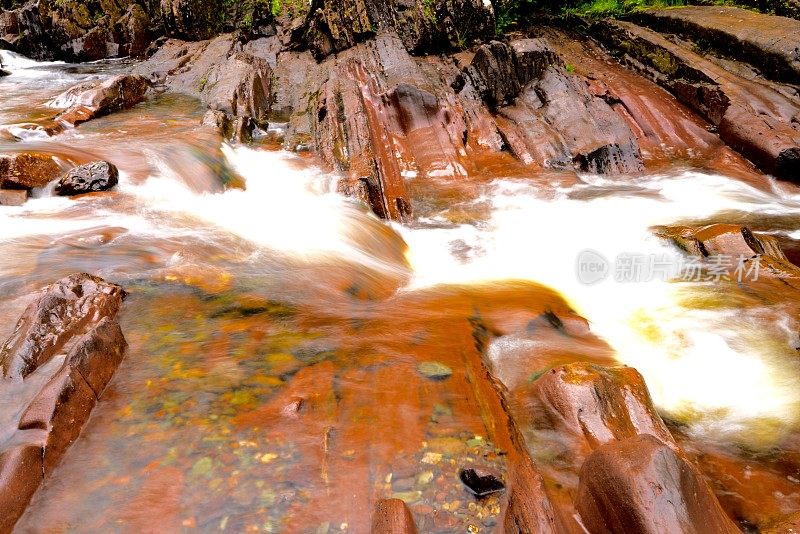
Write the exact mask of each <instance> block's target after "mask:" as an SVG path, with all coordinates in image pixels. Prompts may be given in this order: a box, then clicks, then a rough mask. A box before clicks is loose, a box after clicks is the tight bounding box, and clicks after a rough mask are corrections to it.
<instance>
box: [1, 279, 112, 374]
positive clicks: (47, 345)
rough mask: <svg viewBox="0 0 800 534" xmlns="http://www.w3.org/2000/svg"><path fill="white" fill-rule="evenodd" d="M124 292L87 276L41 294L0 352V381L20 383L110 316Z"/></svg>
mask: <svg viewBox="0 0 800 534" xmlns="http://www.w3.org/2000/svg"><path fill="white" fill-rule="evenodd" d="M124 297H125V292H124V291H123V290H122V288H120V287H119V286H116V285H113V284H109V283H107V282H104V281H103V280H101V279H100V278H96V277H92V276H89V275H72V276H69V277H67V278H65V279H63V280H61V281H59V282H57V283H55V284H53V285H52V286H50V287H49V288H47V289H46V290H45V291H43V292H42V294H41V296H40V297H39V298H38V299H37V300H36V301H35V302H34V303H32V304H31V305H30V306H28V308H27V309H26V310H25V313H24V314H23V315H22V318H21V319H20V320H19V322H18V323H17V327H16V328H15V330H14V333H13V334H12V335H11V337H10V338H9V339H8V340H7V341H6V343H5V344H4V345H3V347H2V349H0V371H2V376H3V378H6V379H11V380H24V379H25V378H26V377H28V375H30V374H31V373H33V372H34V371H35V370H36V369H38V368H39V367H41V366H42V365H44V364H45V363H47V362H49V361H50V360H51V359H52V358H53V357H54V356H55V355H56V354H58V353H59V352H60V351H62V350H63V349H64V348H65V347H66V346H67V344H68V343H69V342H71V341H75V339H76V336H78V335H79V334H81V333H83V332H86V331H87V329H90V328H91V329H94V328H95V327H96V326H97V325H98V324H99V322H100V320H101V319H102V318H104V317H112V318H113V317H114V316H115V315H116V314H117V312H118V311H119V308H120V306H121V305H122V300H123V298H124Z"/></svg>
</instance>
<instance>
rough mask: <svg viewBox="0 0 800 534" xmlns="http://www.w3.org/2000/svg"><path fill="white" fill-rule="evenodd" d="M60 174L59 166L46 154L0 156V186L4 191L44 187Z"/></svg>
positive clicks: (26, 153)
mask: <svg viewBox="0 0 800 534" xmlns="http://www.w3.org/2000/svg"><path fill="white" fill-rule="evenodd" d="M61 172H62V171H61V166H60V165H59V164H58V163H56V161H55V160H54V159H53V157H52V156H50V155H48V154H38V153H35V152H23V153H20V154H8V155H0V186H2V187H4V188H6V189H19V188H22V189H32V188H34V187H45V186H46V185H47V184H49V183H50V182H52V181H53V180H56V179H57V178H58V177H59V176H60V175H61Z"/></svg>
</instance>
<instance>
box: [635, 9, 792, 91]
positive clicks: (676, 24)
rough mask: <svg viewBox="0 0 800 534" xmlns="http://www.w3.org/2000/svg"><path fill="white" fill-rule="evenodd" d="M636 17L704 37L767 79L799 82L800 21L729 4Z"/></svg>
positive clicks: (660, 27) (654, 25)
mask: <svg viewBox="0 0 800 534" xmlns="http://www.w3.org/2000/svg"><path fill="white" fill-rule="evenodd" d="M635 20H636V21H637V22H639V23H640V24H644V25H646V26H648V27H650V28H652V29H654V30H657V31H659V32H662V33H672V34H678V35H680V36H681V37H683V38H685V39H690V40H693V41H697V40H703V41H704V42H705V43H707V45H706V46H711V47H713V49H714V50H715V51H716V52H718V53H721V54H722V55H724V56H726V57H732V58H734V59H739V60H744V61H747V62H748V63H750V64H752V65H754V66H756V67H758V69H759V72H760V73H761V74H762V75H763V76H764V77H766V78H768V79H772V80H775V81H779V82H786V83H789V84H795V85H796V84H798V83H800V55H798V54H797V50H798V48H800V20H794V19H790V18H784V17H772V16H768V15H764V14H761V13H758V12H756V11H752V10H748V9H740V8H736V7H729V6H690V7H684V8H681V9H658V10H652V11H645V12H642V13H639V14H638V15H637V16H636V19H635Z"/></svg>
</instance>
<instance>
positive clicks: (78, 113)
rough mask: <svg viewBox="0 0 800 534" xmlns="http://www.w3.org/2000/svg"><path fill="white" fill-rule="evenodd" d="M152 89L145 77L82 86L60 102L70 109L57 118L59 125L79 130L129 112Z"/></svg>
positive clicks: (70, 92)
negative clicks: (111, 116)
mask: <svg viewBox="0 0 800 534" xmlns="http://www.w3.org/2000/svg"><path fill="white" fill-rule="evenodd" d="M149 87H150V85H149V83H148V81H147V80H146V79H145V78H143V77H142V76H137V75H127V74H123V75H119V76H115V77H113V78H110V79H108V80H106V81H104V82H102V83H100V84H99V85H97V86H87V85H85V84H81V85H79V86H77V87H75V88H72V89H70V90H68V91H67V92H66V93H65V94H63V95H61V96H60V97H58V98H57V100H56V101H57V102H59V103H61V104H62V105H63V106H64V107H67V109H66V110H65V111H63V112H62V113H60V114H59V115H58V116H57V117H56V118H55V120H56V122H59V123H62V124H66V125H68V126H73V127H74V126H79V125H80V124H83V123H84V122H87V121H90V120H92V119H95V118H97V117H102V116H104V115H108V114H109V113H113V112H115V111H120V110H123V109H129V108H132V107H133V106H135V105H136V104H138V103H140V102H142V101H143V100H144V98H145V95H146V93H147V90H148V89H149Z"/></svg>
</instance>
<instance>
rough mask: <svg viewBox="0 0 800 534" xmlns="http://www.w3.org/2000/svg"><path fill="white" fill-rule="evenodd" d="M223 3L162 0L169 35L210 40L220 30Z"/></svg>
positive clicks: (211, 0)
mask: <svg viewBox="0 0 800 534" xmlns="http://www.w3.org/2000/svg"><path fill="white" fill-rule="evenodd" d="M221 12H222V2H219V1H216V0H161V13H162V16H163V19H164V26H166V30H167V33H168V34H169V35H171V36H174V37H181V38H184V39H189V40H200V39H210V38H211V37H214V35H216V34H217V33H218V31H219V29H220V22H221V20H222V17H221Z"/></svg>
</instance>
